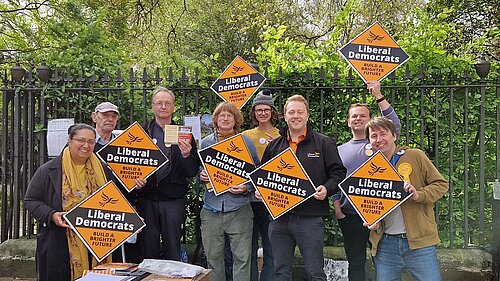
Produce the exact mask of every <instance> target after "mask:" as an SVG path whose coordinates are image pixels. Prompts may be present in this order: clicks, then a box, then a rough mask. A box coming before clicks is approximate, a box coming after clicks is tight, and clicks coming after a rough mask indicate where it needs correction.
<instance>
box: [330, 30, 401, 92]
mask: <svg viewBox="0 0 500 281" xmlns="http://www.w3.org/2000/svg"><path fill="white" fill-rule="evenodd" d="M339 52H340V54H341V55H342V56H343V57H344V59H346V60H347V62H349V64H350V65H351V66H352V67H353V68H354V70H356V72H357V73H358V74H359V76H361V78H362V79H363V81H365V83H366V82H368V81H371V80H377V81H380V80H382V79H383V78H385V77H386V76H387V75H389V74H390V73H391V72H392V71H394V70H396V69H397V68H398V67H399V66H401V65H402V64H403V63H404V62H406V61H407V60H408V59H410V57H409V56H408V54H406V53H405V51H403V49H401V47H400V46H399V45H398V43H396V41H394V39H393V38H392V37H391V35H389V33H387V32H386V31H385V30H384V28H383V27H382V26H381V25H380V23H379V22H378V21H377V22H375V23H373V24H372V25H371V26H370V27H368V28H367V29H365V31H363V32H362V33H361V34H359V35H358V36H357V37H356V38H354V39H353V40H351V41H350V42H349V43H347V44H346V45H345V46H344V47H342V48H341V49H340V50H339Z"/></svg>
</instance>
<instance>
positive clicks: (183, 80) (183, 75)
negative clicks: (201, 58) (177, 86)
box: [181, 66, 188, 83]
mask: <svg viewBox="0 0 500 281" xmlns="http://www.w3.org/2000/svg"><path fill="white" fill-rule="evenodd" d="M181 80H182V82H183V83H187V81H188V78H187V75H186V67H184V66H183V67H182V76H181Z"/></svg>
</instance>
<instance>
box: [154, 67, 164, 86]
mask: <svg viewBox="0 0 500 281" xmlns="http://www.w3.org/2000/svg"><path fill="white" fill-rule="evenodd" d="M154 81H155V83H156V84H160V83H161V81H163V78H161V75H160V69H159V68H158V67H157V68H156V70H155V79H154Z"/></svg>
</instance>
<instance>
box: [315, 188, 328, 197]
mask: <svg viewBox="0 0 500 281" xmlns="http://www.w3.org/2000/svg"><path fill="white" fill-rule="evenodd" d="M326 194H327V190H326V187H325V186H324V185H320V186H318V187H317V188H316V193H314V198H316V199H317V200H325V198H326Z"/></svg>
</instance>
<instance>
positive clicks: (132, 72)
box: [128, 67, 137, 83]
mask: <svg viewBox="0 0 500 281" xmlns="http://www.w3.org/2000/svg"><path fill="white" fill-rule="evenodd" d="M128 76H129V77H128V82H130V83H135V81H137V78H136V77H135V75H134V69H133V68H132V67H131V68H130V71H129V75H128Z"/></svg>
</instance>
